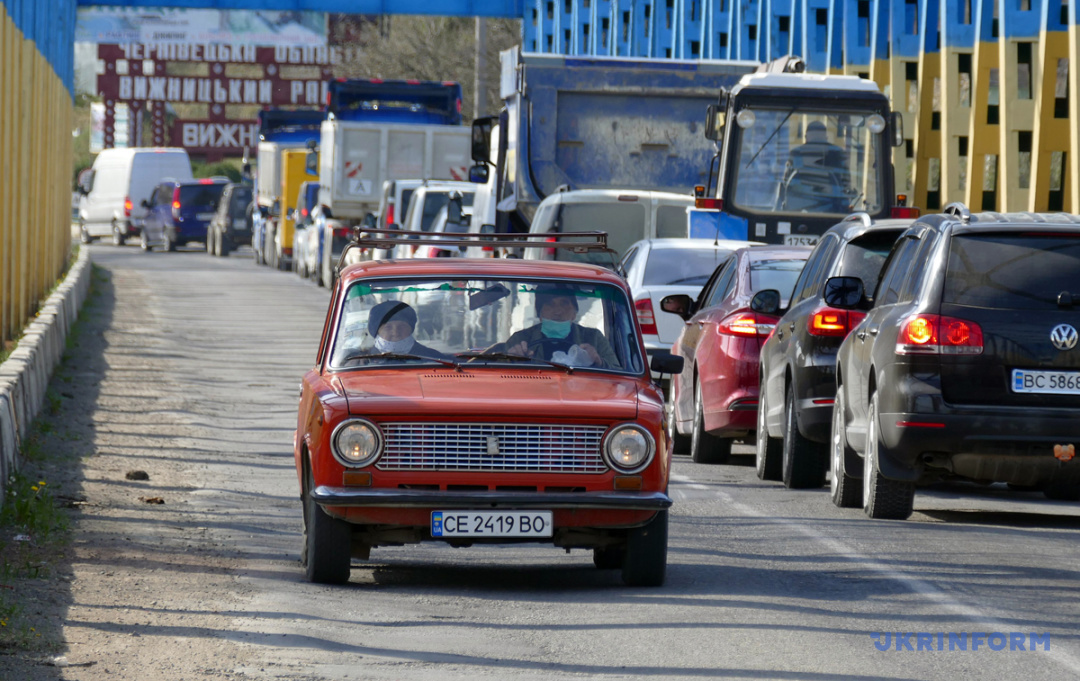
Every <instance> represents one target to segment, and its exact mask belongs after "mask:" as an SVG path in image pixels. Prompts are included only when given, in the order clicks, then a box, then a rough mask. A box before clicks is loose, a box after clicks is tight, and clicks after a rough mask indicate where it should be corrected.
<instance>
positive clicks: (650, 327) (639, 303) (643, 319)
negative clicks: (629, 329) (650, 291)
mask: <svg viewBox="0 0 1080 681" xmlns="http://www.w3.org/2000/svg"><path fill="white" fill-rule="evenodd" d="M634 311H635V312H637V322H638V325H639V326H640V327H641V333H647V334H649V335H650V336H659V335H660V332H659V331H657V330H656V316H655V315H654V314H653V309H652V299H650V298H643V299H641V300H635V301H634Z"/></svg>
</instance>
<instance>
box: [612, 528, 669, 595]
mask: <svg viewBox="0 0 1080 681" xmlns="http://www.w3.org/2000/svg"><path fill="white" fill-rule="evenodd" d="M667 538H668V512H667V511H660V512H659V513H657V514H656V515H655V516H654V517H653V519H652V520H650V521H649V522H648V523H646V524H645V525H642V526H641V527H635V528H634V529H632V530H630V532H629V533H628V534H627V535H626V556H625V558H624V559H623V564H622V579H623V582H625V583H626V584H627V586H663V584H664V575H665V573H666V572H667Z"/></svg>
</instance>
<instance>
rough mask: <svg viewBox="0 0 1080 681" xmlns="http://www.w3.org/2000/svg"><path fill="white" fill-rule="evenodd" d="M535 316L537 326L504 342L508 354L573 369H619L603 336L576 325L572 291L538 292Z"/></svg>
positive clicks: (541, 288) (574, 301)
mask: <svg viewBox="0 0 1080 681" xmlns="http://www.w3.org/2000/svg"><path fill="white" fill-rule="evenodd" d="M536 315H537V316H538V317H539V318H540V323H539V324H536V325H534V326H531V327H529V328H527V329H522V330H521V331H518V332H517V333H515V334H513V335H512V336H510V338H509V340H507V341H506V351H507V352H508V353H510V354H512V355H521V356H522V357H537V358H540V359H546V360H550V361H552V362H559V363H560V364H569V365H570V366H576V367H596V368H607V369H612V368H619V360H618V358H616V357H615V352H614V351H613V350H612V349H611V344H610V343H608V340H607V338H606V337H605V336H604V334H602V333H601V332H599V331H597V330H596V329H591V328H589V327H586V326H581V325H580V324H578V323H577V322H576V321H575V320H576V319H577V315H578V303H577V296H575V295H574V292H573V291H571V290H569V289H560V288H554V287H540V288H537V290H536Z"/></svg>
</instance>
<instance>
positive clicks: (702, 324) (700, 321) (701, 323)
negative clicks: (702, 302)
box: [697, 319, 705, 326]
mask: <svg viewBox="0 0 1080 681" xmlns="http://www.w3.org/2000/svg"><path fill="white" fill-rule="evenodd" d="M697 325H698V326H705V322H704V321H702V320H700V319H699V320H698V323H697Z"/></svg>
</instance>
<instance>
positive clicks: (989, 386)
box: [824, 204, 1080, 519]
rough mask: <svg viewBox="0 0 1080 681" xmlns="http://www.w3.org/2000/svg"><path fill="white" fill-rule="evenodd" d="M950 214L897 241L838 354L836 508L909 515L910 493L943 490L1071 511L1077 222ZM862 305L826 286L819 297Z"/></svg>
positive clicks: (1075, 483)
mask: <svg viewBox="0 0 1080 681" xmlns="http://www.w3.org/2000/svg"><path fill="white" fill-rule="evenodd" d="M945 211H946V212H945V214H941V215H931V216H926V217H923V218H920V219H919V220H917V221H916V222H915V223H914V224H913V225H912V227H911V228H910V229H908V230H907V231H906V232H905V233H904V234H903V236H901V237H900V239H899V240H898V241H897V242H896V245H895V246H894V247H893V249H892V251H891V252H890V254H889V258H888V260H887V262H886V264H885V268H884V270H883V272H882V275H881V281H880V283H879V284H878V286H877V290H876V291H875V293H874V295H873V307H871V308H870V310H869V311H868V312H867V316H866V318H865V319H863V321H862V323H861V324H860V325H859V326H858V327H856V328H855V330H854V331H853V332H852V333H851V334H850V335H849V336H848V337H847V339H846V340H845V341H844V342H843V344H842V345H841V346H840V351H839V357H838V361H837V376H836V380H837V393H836V405H835V409H834V411H833V414H834V417H833V423H832V442H831V445H830V446H831V459H832V465H833V484H832V493H833V494H832V496H833V501H834V503H836V504H837V505H838V506H858V505H859V504H860V502H861V504H862V506H863V508H864V510H865V511H866V514H867V515H868V516H870V517H872V518H901V519H902V518H907V517H908V516H909V515H911V512H912V505H913V500H914V495H915V484H916V483H917V482H923V481H934V480H940V479H944V478H950V477H958V478H963V479H969V480H975V481H980V482H1007V483H1010V484H1011V485H1014V486H1022V487H1039V488H1041V489H1042V490H1043V492H1044V493H1045V494H1046V496H1047V497H1049V498H1053V499H1070V500H1072V499H1078V498H1080V460H1078V459H1075V458H1074V454H1075V446H1076V444H1078V443H1080V347H1078V346H1077V329H1078V328H1080V307H1077V306H1076V303H1080V216H1076V215H1066V214H1033V213H1012V214H1000V213H980V214H975V215H972V214H970V213H969V212H968V210H967V208H966V207H964V206H963V205H960V204H952V205H950V206H949V207H948V208H946V209H945ZM864 293H865V292H864V291H863V287H862V284H861V282H860V281H859V280H858V279H855V278H850V277H836V278H832V279H829V280H828V281H827V282H826V285H825V295H824V297H825V300H826V302H828V303H829V304H830V305H832V306H834V307H838V308H846V309H858V308H859V307H860V305H862V304H863V299H864ZM859 478H862V480H859Z"/></svg>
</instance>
